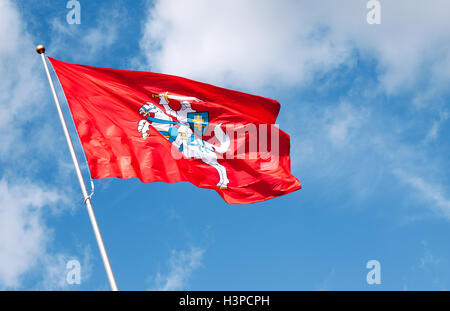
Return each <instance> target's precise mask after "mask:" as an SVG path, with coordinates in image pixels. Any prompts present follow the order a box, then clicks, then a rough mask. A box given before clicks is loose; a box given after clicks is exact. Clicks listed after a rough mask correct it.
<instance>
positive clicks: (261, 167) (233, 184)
mask: <svg viewBox="0 0 450 311" xmlns="http://www.w3.org/2000/svg"><path fill="white" fill-rule="evenodd" d="M49 60H50V62H51V63H52V65H53V68H54V69H55V72H56V74H57V76H58V78H59V81H60V83H61V85H62V87H63V90H64V93H65V95H66V98H67V101H68V103H69V107H70V110H71V112H72V116H73V119H74V121H75V125H76V128H77V132H78V134H79V137H80V139H81V143H82V145H83V149H84V151H85V154H86V157H87V160H88V163H89V167H90V170H91V175H92V178H94V179H95V178H96V179H98V178H107V177H119V178H132V177H137V178H139V179H140V180H141V181H143V182H155V181H164V182H168V183H173V182H179V181H188V182H191V183H192V184H194V185H196V186H198V187H201V188H210V189H214V190H216V191H217V192H218V193H219V194H220V195H221V196H222V197H223V199H224V200H225V201H226V202H228V203H232V204H245V203H253V202H258V201H263V200H267V199H271V198H274V197H277V196H280V195H283V194H287V193H290V192H292V191H295V190H298V189H300V188H301V186H300V182H299V181H298V180H297V178H295V177H294V176H293V175H292V174H291V171H290V156H289V149H290V143H289V136H288V135H287V134H286V133H284V132H283V131H281V130H280V129H279V128H278V127H277V126H275V122H276V118H277V115H278V112H279V109H280V105H279V103H278V102H277V101H274V100H271V99H268V98H263V97H259V96H254V95H249V94H245V93H241V92H237V91H232V90H227V89H224V88H219V87H216V86H212V85H209V84H205V83H200V82H196V81H192V80H189V79H184V78H180V77H176V76H170V75H164V74H157V73H149V72H139V71H125V70H115V69H106V68H96V67H90V66H83V65H76V64H70V63H66V62H62V61H59V60H56V59H53V58H49Z"/></svg>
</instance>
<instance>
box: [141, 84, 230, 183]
mask: <svg viewBox="0 0 450 311" xmlns="http://www.w3.org/2000/svg"><path fill="white" fill-rule="evenodd" d="M152 96H153V97H159V99H160V102H159V104H160V105H161V106H163V107H164V110H165V112H164V111H163V110H162V109H160V108H159V107H157V106H156V105H154V104H152V103H149V102H147V104H146V105H143V106H142V107H141V108H140V109H139V114H140V115H141V116H142V117H144V119H143V120H140V121H139V124H138V128H137V130H138V132H140V133H141V134H142V138H144V139H146V138H147V137H148V136H149V135H150V134H149V129H150V126H153V127H154V128H155V129H156V130H157V131H158V132H160V133H161V134H162V135H163V136H164V137H165V138H166V139H167V140H169V141H170V142H171V143H172V144H173V145H174V146H175V147H176V148H177V149H179V150H180V151H181V152H182V154H183V156H184V157H186V158H188V159H190V158H194V159H200V160H202V161H203V162H204V163H206V164H208V165H210V166H212V167H214V168H215V169H216V170H217V172H218V173H219V182H218V183H217V187H219V188H220V189H226V188H227V187H228V184H229V182H230V181H229V180H228V176H227V171H226V168H225V167H224V166H223V165H221V164H220V163H219V162H218V161H217V154H216V153H219V154H223V153H225V152H227V150H228V148H229V147H230V137H229V136H228V135H227V134H225V132H224V131H223V130H222V127H221V125H222V124H218V125H216V126H215V127H214V136H215V137H216V138H217V140H218V141H219V143H220V145H219V146H216V145H213V144H211V143H209V142H207V141H204V140H203V139H202V138H201V136H202V135H203V133H204V132H205V131H206V127H207V125H208V120H207V119H208V114H207V112H197V111H195V110H193V109H192V107H191V101H200V100H199V99H197V98H195V97H187V96H175V95H168V92H166V93H161V94H159V95H155V94H153V95H152ZM170 99H175V100H179V101H180V103H181V108H180V110H173V109H172V108H171V107H170V106H169V100H170ZM169 115H170V116H173V117H174V118H175V120H176V121H175V120H173V119H172V118H171V117H170V116H169ZM205 119H206V120H205ZM196 134H197V135H196ZM199 136H200V137H199Z"/></svg>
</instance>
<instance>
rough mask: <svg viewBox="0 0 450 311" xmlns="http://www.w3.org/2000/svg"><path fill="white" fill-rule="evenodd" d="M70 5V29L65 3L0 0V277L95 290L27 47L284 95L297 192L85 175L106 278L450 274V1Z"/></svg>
mask: <svg viewBox="0 0 450 311" xmlns="http://www.w3.org/2000/svg"><path fill="white" fill-rule="evenodd" d="M79 2H80V4H81V24H79V25H76V24H74V25H69V24H68V23H67V22H66V15H67V13H68V12H69V10H68V9H67V8H66V3H67V1H63V0H60V1H49V0H47V1H46V0H41V1H18V0H17V1H12V0H0V42H2V47H3V49H4V51H3V52H2V53H1V54H0V74H1V76H2V77H4V78H2V80H1V81H0V91H1V92H0V99H1V100H0V289H5V290H41V289H51V290H80V289H81V290H106V289H109V285H108V282H107V279H106V275H105V272H104V269H103V265H102V262H101V259H100V255H99V252H98V249H97V245H96V242H95V239H94V235H93V232H92V229H91V227H90V223H89V219H88V215H87V212H86V210H85V209H84V206H83V202H82V197H81V193H80V191H79V186H78V184H77V179H76V176H75V172H74V170H73V165H72V163H71V159H70V155H69V152H68V149H67V146H66V143H65V141H64V136H63V132H62V129H61V127H60V124H59V120H58V116H57V112H56V109H55V107H54V103H53V101H52V98H51V94H50V89H49V86H48V83H47V82H46V77H45V75H44V69H43V67H42V64H41V63H40V58H39V56H38V55H37V54H36V52H35V51H34V47H35V46H36V45H37V44H40V43H42V44H45V45H46V47H47V53H48V55H49V56H52V57H54V58H57V59H60V60H64V61H69V62H75V63H81V64H86V65H93V66H98V67H111V68H117V69H133V70H146V71H155V72H163V73H169V74H176V75H180V76H184V77H188V78H192V79H196V80H199V81H202V82H208V83H213V84H216V85H219V86H223V87H229V88H233V89H237V90H241V91H244V92H248V93H253V94H258V95H263V96H267V97H270V98H274V99H277V100H278V101H280V103H281V112H280V115H279V118H278V123H279V124H280V127H281V128H282V129H283V130H284V131H286V132H287V133H289V134H290V135H291V144H292V146H291V159H292V170H293V173H294V174H295V175H296V176H297V177H298V178H299V179H300V181H301V182H302V184H303V189H302V190H300V191H297V192H295V193H291V194H289V195H286V196H284V197H280V198H277V199H273V200H270V201H267V202H263V203H257V204H252V205H242V206H231V205H230V206H229V205H227V204H226V203H224V202H223V200H222V199H221V198H220V197H219V196H218V195H217V194H216V193H215V192H214V191H209V190H205V189H198V188H195V187H194V186H192V185H190V184H188V183H178V184H164V183H151V184H143V183H140V182H139V181H138V180H134V179H131V180H118V179H106V180H96V181H95V186H96V187H95V194H94V198H93V206H94V209H95V212H96V214H97V219H98V222H99V225H100V228H101V231H102V233H103V238H104V240H105V243H106V247H107V250H108V252H109V255H110V259H111V263H112V266H113V269H114V271H115V275H116V279H117V282H118V285H119V288H120V289H123V290H148V289H156V290H177V289H178V290H184V289H186V290H446V289H448V288H449V287H450V272H449V270H448V268H447V266H448V264H449V259H450V246H449V244H448V236H450V222H449V220H450V178H449V177H448V174H447V171H448V167H449V159H448V152H449V148H450V144H449V142H448V138H449V133H450V132H449V130H450V125H449V122H448V118H449V116H450V115H449V106H448V102H449V99H450V92H449V91H448V87H447V86H448V82H449V80H450V40H449V39H450V38H449V36H450V21H449V20H448V17H447V15H448V13H446V12H448V8H449V6H450V5H449V4H448V2H446V1H438V0H436V1H433V2H431V3H424V2H422V1H403V0H396V1H389V2H388V1H380V3H381V24H379V25H369V24H368V23H367V21H366V15H367V13H368V11H369V10H368V9H367V8H366V4H367V1H365V0H347V1H339V3H335V2H336V1H313V2H312V1H288V0H285V1H276V2H275V1H246V2H244V1H237V0H236V1H207V0H195V1H194V0H193V1H183V2H179V1H174V0H165V1H163V0H158V1H143V0H142V1H138V0H136V1H124V0H122V1H120V0H116V1H86V0H80V1H79ZM58 92H59V95H60V99H61V100H62V103H63V105H64V110H65V113H66V116H67V117H68V118H70V116H69V115H68V110H67V103H66V101H65V99H64V97H63V94H62V92H61V89H60V87H59V85H58ZM69 123H70V124H69V125H70V129H71V133H72V134H73V137H74V141H75V142H76V149H77V151H78V155H79V157H80V159H82V157H83V155H82V153H81V152H80V151H81V149H80V145H79V143H78V141H77V138H76V136H75V135H76V133H75V131H74V126H73V124H72V123H71V121H70V122H69ZM83 172H84V174H85V176H88V171H87V169H86V167H85V166H84V169H83ZM71 259H77V260H79V262H80V263H81V271H82V272H81V284H80V285H69V284H67V282H66V273H67V269H66V263H67V261H69V260H71ZM369 260H378V261H379V262H380V264H381V281H382V283H381V284H379V285H368V284H367V282H366V275H367V273H368V272H369V269H367V268H366V263H367V262H368V261H369Z"/></svg>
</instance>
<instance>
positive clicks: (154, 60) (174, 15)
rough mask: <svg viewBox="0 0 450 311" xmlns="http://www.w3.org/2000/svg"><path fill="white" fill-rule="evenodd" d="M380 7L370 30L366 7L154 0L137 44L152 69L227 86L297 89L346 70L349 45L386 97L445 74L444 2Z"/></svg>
mask: <svg viewBox="0 0 450 311" xmlns="http://www.w3.org/2000/svg"><path fill="white" fill-rule="evenodd" d="M381 3H382V4H381V12H382V22H381V25H369V24H367V22H366V15H367V12H368V9H367V8H366V2H365V1H354V0H346V1H296V0H282V1H239V0H227V1H208V0H191V1H183V2H180V1H176V0H165V1H160V0H158V1H156V2H155V3H154V5H153V6H152V7H151V8H150V9H149V11H148V18H147V21H146V23H145V26H144V33H143V38H142V40H141V47H142V51H143V53H144V56H145V58H146V61H147V63H148V64H150V65H151V66H153V67H154V68H153V69H156V70H158V71H162V72H165V73H171V74H177V75H182V76H187V77H191V78H195V79H199V80H203V81H208V82H213V83H220V84H222V85H226V86H229V85H231V86H234V87H236V86H238V87H246V88H260V87H262V86H264V85H267V84H270V83H271V82H273V81H276V83H277V85H280V84H284V85H293V84H298V83H302V82H304V81H308V80H310V79H311V78H312V75H313V74H314V73H321V72H322V73H323V72H327V71H330V70H333V69H336V68H337V66H339V65H341V64H352V62H351V60H350V58H352V57H354V55H353V52H354V50H355V49H356V50H358V51H359V53H360V54H361V55H363V56H365V57H373V58H374V59H376V60H377V61H378V62H379V67H378V71H379V74H380V81H381V82H380V83H381V86H382V87H383V89H384V90H385V91H386V92H388V93H390V92H396V91H398V90H399V89H401V90H404V89H405V88H406V89H408V88H412V87H413V86H414V85H415V83H417V81H420V79H424V78H427V79H428V78H429V79H432V80H433V81H435V80H439V81H442V78H445V77H448V75H447V74H443V70H442V65H443V64H444V65H445V64H447V65H446V66H447V67H448V64H450V62H449V57H448V55H449V51H450V40H449V39H450V19H448V14H447V12H448V10H449V9H450V3H449V2H448V1H445V0H436V1H431V2H430V1H429V2H421V1H406V0H396V1H381ZM423 68H432V70H430V71H429V72H428V73H427V74H429V75H430V76H424V72H423V70H422V69H423ZM447 72H448V71H447ZM442 75H444V77H442ZM441 84H442V83H441ZM442 87H444V84H442Z"/></svg>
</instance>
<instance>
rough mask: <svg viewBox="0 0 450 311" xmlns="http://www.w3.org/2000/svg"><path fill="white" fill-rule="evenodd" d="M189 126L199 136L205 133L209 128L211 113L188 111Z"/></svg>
mask: <svg viewBox="0 0 450 311" xmlns="http://www.w3.org/2000/svg"><path fill="white" fill-rule="evenodd" d="M187 117H188V122H189V126H190V127H191V129H192V130H193V131H194V133H195V134H197V135H198V136H200V137H201V136H203V134H204V133H205V132H206V130H207V129H208V124H209V114H208V112H206V111H205V112H188V114H187Z"/></svg>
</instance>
